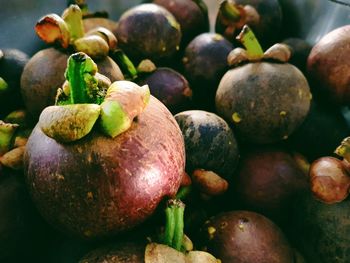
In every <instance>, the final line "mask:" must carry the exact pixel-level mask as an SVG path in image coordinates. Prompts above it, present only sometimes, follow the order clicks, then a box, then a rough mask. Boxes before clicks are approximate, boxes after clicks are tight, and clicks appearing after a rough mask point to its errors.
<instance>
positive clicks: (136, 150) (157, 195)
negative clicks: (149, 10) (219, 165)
mask: <svg viewBox="0 0 350 263" xmlns="http://www.w3.org/2000/svg"><path fill="white" fill-rule="evenodd" d="M184 165H185V148H184V141H183V137H182V134H181V131H180V129H179V127H178V125H177V123H176V121H175V119H174V118H173V117H172V115H171V113H170V112H169V111H168V110H167V109H166V107H165V106H164V105H163V104H161V103H160V102H159V101H158V100H156V99H155V98H153V97H152V98H151V100H150V103H149V105H148V106H147V107H146V109H145V111H144V112H143V113H142V114H140V115H139V116H138V118H137V120H136V121H134V123H133V124H132V126H131V128H130V129H129V130H128V131H127V132H125V133H122V134H121V135H119V136H117V137H115V138H108V137H106V136H104V135H102V134H100V133H99V132H97V131H93V132H92V133H91V134H89V135H88V136H86V137H84V138H83V139H81V140H79V141H77V142H73V143H70V144H60V143H58V142H56V141H55V140H54V139H51V138H49V137H47V136H46V135H45V134H44V133H43V132H42V131H41V129H40V128H39V127H36V128H34V130H33V133H32V134H31V136H30V138H29V140H28V143H27V147H26V152H25V156H24V167H25V172H26V178H27V184H28V187H29V189H30V192H31V196H32V198H33V201H34V202H35V204H36V205H37V207H38V209H39V211H40V212H41V214H42V215H43V216H44V218H46V219H47V220H48V221H49V222H50V223H51V224H52V225H53V226H54V227H56V228H58V229H60V230H61V231H63V232H65V233H67V234H69V235H74V236H78V237H81V238H85V239H93V238H99V237H106V236H113V235H116V234H118V233H120V232H122V231H123V230H126V229H130V228H132V227H134V226H136V225H138V224H140V223H141V222H143V221H145V220H146V219H147V218H148V217H150V216H151V215H152V214H153V212H154V211H155V209H156V207H157V205H158V204H159V203H160V201H161V200H162V199H163V198H164V197H166V196H174V195H175V194H176V192H177V190H178V188H179V186H180V182H181V179H182V174H183V172H184Z"/></svg>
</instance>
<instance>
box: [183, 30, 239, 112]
mask: <svg viewBox="0 0 350 263" xmlns="http://www.w3.org/2000/svg"><path fill="white" fill-rule="evenodd" d="M232 49H233V45H232V44H231V43H230V42H229V41H227V40H226V39H225V38H224V37H223V36H222V35H220V34H215V33H203V34H200V35H198V36H197V37H195V38H194V39H193V40H192V41H191V42H190V43H189V44H188V46H187V47H186V49H185V54H184V57H183V59H182V62H183V65H184V75H185V77H186V78H187V79H188V81H189V83H190V85H191V88H192V90H193V101H194V104H195V107H196V109H201V110H207V111H214V110H215V102H214V101H215V92H216V90H217V87H218V85H219V82H220V79H221V77H222V76H223V75H224V74H225V72H226V71H227V70H228V69H229V67H228V64H227V56H228V54H229V53H230V51H231V50H232Z"/></svg>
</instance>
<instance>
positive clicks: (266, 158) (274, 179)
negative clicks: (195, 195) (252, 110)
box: [231, 147, 308, 226]
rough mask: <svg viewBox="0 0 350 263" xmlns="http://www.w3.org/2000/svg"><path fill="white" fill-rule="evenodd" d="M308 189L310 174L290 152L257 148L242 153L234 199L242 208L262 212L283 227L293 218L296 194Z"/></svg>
mask: <svg viewBox="0 0 350 263" xmlns="http://www.w3.org/2000/svg"><path fill="white" fill-rule="evenodd" d="M307 188H308V177H307V175H306V174H304V172H303V171H302V170H301V169H300V167H299V166H298V164H297V162H296V161H295V159H294V156H293V155H292V154H291V153H289V152H287V151H286V150H284V149H283V148H279V147H260V148H256V147H254V148H253V149H251V150H249V151H247V152H245V153H244V154H242V157H241V161H240V163H239V167H238V169H237V173H236V175H235V178H234V179H233V180H232V193H231V194H232V195H231V198H232V201H233V202H235V203H237V205H238V206H239V208H240V209H246V210H252V211H255V212H258V213H261V214H263V215H265V216H267V217H269V218H271V219H273V220H274V222H276V223H279V224H280V225H281V226H282V224H284V223H287V222H288V220H289V218H290V209H289V207H290V205H291V203H292V202H293V200H294V198H295V196H296V195H298V194H299V193H300V192H302V191H304V190H306V189H307Z"/></svg>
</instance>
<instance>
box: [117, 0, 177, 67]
mask: <svg viewBox="0 0 350 263" xmlns="http://www.w3.org/2000/svg"><path fill="white" fill-rule="evenodd" d="M117 38H118V45H119V46H120V48H121V49H123V50H124V51H125V53H126V54H127V55H128V56H129V57H130V58H131V59H132V60H133V61H135V62H136V63H138V62H140V61H141V60H142V59H151V60H152V61H154V62H158V61H162V60H163V61H164V60H167V59H170V58H171V57H172V56H173V55H175V53H176V52H177V51H178V50H179V47H180V41H181V29H180V25H179V23H178V22H177V21H176V19H175V17H174V16H173V15H172V14H171V13H170V12H169V11H168V10H166V9H165V8H164V7H162V6H159V5H156V4H140V5H137V6H135V7H132V8H130V9H128V10H127V11H125V12H124V13H123V14H122V16H121V17H120V19H119V21H118V27H117Z"/></svg>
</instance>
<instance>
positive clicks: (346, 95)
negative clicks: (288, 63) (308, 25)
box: [307, 25, 350, 105]
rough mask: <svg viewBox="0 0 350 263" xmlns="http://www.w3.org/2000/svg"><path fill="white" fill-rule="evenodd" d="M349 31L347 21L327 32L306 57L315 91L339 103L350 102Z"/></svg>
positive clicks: (349, 27)
mask: <svg viewBox="0 0 350 263" xmlns="http://www.w3.org/2000/svg"><path fill="white" fill-rule="evenodd" d="M349 35H350V25H347V26H342V27H339V28H337V29H334V30H333V31H331V32H329V33H328V34H326V35H325V36H323V37H322V38H321V40H319V41H318V42H317V43H316V44H315V45H314V47H313V48H312V50H311V52H310V55H309V57H308V61H307V69H308V72H309V76H310V78H311V79H312V81H314V82H315V84H314V85H313V86H314V89H315V92H320V93H323V95H324V96H325V97H326V96H328V97H327V100H328V101H329V100H331V101H333V102H335V103H337V104H339V105H349V103H350V88H349V87H350V77H349V74H348V73H349V71H350V58H349V54H350V37H349ZM316 88H317V90H316Z"/></svg>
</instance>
